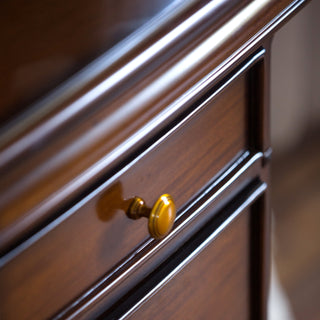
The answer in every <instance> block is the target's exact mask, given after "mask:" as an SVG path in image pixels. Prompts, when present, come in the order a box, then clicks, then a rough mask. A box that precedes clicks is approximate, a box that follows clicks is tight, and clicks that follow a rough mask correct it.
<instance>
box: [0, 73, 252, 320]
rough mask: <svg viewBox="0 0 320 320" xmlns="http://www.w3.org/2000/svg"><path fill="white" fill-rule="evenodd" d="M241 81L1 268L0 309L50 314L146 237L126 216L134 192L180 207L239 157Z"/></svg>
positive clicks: (143, 226)
mask: <svg viewBox="0 0 320 320" xmlns="http://www.w3.org/2000/svg"><path fill="white" fill-rule="evenodd" d="M246 84H247V82H246V77H245V75H242V76H241V77H240V78H238V79H236V80H235V81H234V82H232V83H231V85H230V86H229V87H227V89H226V90H225V91H223V92H222V93H221V94H220V95H218V96H217V97H215V100H214V101H211V100H209V101H208V102H205V103H204V104H203V109H200V111H199V112H196V113H195V114H194V115H193V116H192V117H190V119H189V120H188V121H186V122H184V123H183V124H182V125H180V126H179V127H178V128H177V129H176V130H175V131H173V133H172V134H171V135H169V136H168V137H167V138H166V139H163V140H161V141H160V142H159V143H157V144H156V146H155V147H153V148H151V149H150V150H148V151H147V153H146V155H145V156H143V157H141V159H139V160H138V161H137V162H135V163H133V165H131V166H130V168H128V169H127V171H125V172H124V173H123V174H121V175H120V176H119V177H116V178H115V179H111V181H107V182H106V183H105V184H104V185H103V186H102V187H101V188H99V189H98V190H97V191H94V192H93V193H92V195H90V196H89V198H88V199H87V200H85V201H84V202H83V203H80V204H77V205H76V206H75V207H74V208H73V209H71V210H70V212H67V213H65V214H64V216H62V217H65V218H63V220H64V221H61V222H59V220H57V222H54V224H53V226H52V227H50V225H49V228H48V230H44V231H43V232H44V233H45V234H44V236H43V237H41V238H40V239H39V240H38V241H36V242H35V243H34V244H32V245H30V247H28V248H27V249H26V250H24V251H22V252H21V253H19V254H18V255H17V256H16V257H14V258H13V259H12V260H10V261H8V263H6V264H5V265H4V266H3V268H2V270H1V273H0V282H1V283H2V288H1V291H2V292H3V293H2V294H1V301H2V304H3V306H2V312H3V314H4V315H5V316H6V317H8V318H10V315H12V316H13V315H15V316H17V310H23V312H22V314H19V317H20V318H22V317H25V318H28V317H29V318H30V317H32V318H34V319H35V318H37V317H38V318H42V317H47V316H50V315H52V314H53V313H55V312H57V311H58V310H59V308H61V307H62V306H63V305H64V304H65V303H66V301H71V300H72V299H75V298H76V296H77V294H79V292H82V291H84V290H85V289H86V288H88V286H90V284H92V283H93V282H95V281H97V279H99V278H100V277H101V276H103V275H104V274H105V273H107V272H108V270H110V269H111V268H112V267H113V266H114V265H115V264H117V263H118V262H119V261H120V260H121V259H122V258H124V257H125V256H126V255H128V254H129V253H130V252H131V251H132V249H133V248H136V247H138V246H139V244H141V243H142V242H143V240H145V239H146V238H148V228H147V220H146V219H139V220H135V221H134V220H130V219H128V217H127V216H126V214H125V211H126V210H127V208H128V205H129V204H130V203H131V202H130V199H133V197H134V196H140V197H143V198H144V200H145V201H146V202H147V204H148V203H150V204H152V203H153V202H155V201H156V199H157V197H159V195H161V194H163V193H170V194H171V195H172V196H173V197H174V201H175V203H176V207H177V211H178V212H179V210H180V209H181V208H182V207H183V205H185V204H186V202H188V201H190V199H192V198H193V197H194V195H196V194H197V193H198V192H199V190H200V189H203V188H204V187H205V186H206V185H207V184H208V183H209V182H210V181H211V180H212V178H213V177H215V176H216V175H217V174H218V173H219V172H221V170H223V169H224V168H226V167H227V165H229V164H230V163H231V162H232V161H233V160H234V159H236V158H237V156H239V155H241V153H243V152H244V150H245V148H246V145H247V142H246V130H247V128H246V123H247V120H246V118H247V97H246ZM56 224H58V225H56ZM51 228H53V229H52V230H51ZM66 244H67V246H66ZM16 250H19V248H18V249H16ZM48 254H49V255H48ZM51 257H54V258H51ZM4 259H5V258H4ZM0 261H1V260H0ZM44 261H46V263H45V264H44ZM88 262H89V265H88ZM13 275H15V276H14V277H13ZM22 279H24V280H23V282H22V281H21V280H22ZM40 279H41V280H40ZM53 279H54V282H52V281H53ZM30 288H32V291H30ZM59 292H63V294H59ZM26 296H27V297H28V298H23V297H26ZM17 307H18V308H17ZM26 309H27V310H28V311H25V310H26Z"/></svg>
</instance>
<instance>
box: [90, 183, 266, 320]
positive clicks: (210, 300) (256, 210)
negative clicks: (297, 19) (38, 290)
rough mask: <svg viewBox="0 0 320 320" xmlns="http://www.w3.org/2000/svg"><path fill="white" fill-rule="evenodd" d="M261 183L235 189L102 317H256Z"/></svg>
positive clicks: (259, 251) (259, 276) (260, 247)
mask: <svg viewBox="0 0 320 320" xmlns="http://www.w3.org/2000/svg"><path fill="white" fill-rule="evenodd" d="M265 188H266V185H265V184H263V183H261V182H257V181H256V182H253V183H251V184H250V185H249V186H247V187H246V188H245V189H244V190H242V191H241V192H240V193H238V194H237V196H236V197H235V198H234V199H233V200H232V201H231V202H230V203H229V204H227V205H226V206H225V207H224V208H223V209H222V210H220V211H219V212H216V213H215V214H214V215H213V218H212V219H210V220H209V221H208V222H207V223H206V224H205V225H204V227H203V228H201V229H200V230H199V231H198V232H197V233H195V234H194V235H193V236H192V237H191V238H190V239H189V240H188V241H186V242H185V243H184V244H183V247H182V248H178V249H177V250H176V251H175V252H174V253H173V254H172V255H171V256H170V257H169V258H168V259H167V260H165V261H164V262H163V263H162V264H161V265H160V266H159V267H158V268H157V269H155V270H154V271H153V272H152V273H150V274H149V275H148V276H145V278H144V280H143V281H142V282H140V283H139V284H138V285H137V286H136V287H134V288H133V289H132V290H129V291H128V292H127V293H126V294H125V295H124V296H122V297H121V298H120V299H119V300H118V302H117V303H116V304H115V305H113V306H112V307H111V308H109V309H108V310H106V311H105V313H103V314H102V317H101V318H103V319H159V320H160V319H235V318H236V319H259V318H260V316H259V313H257V308H256V307H257V306H258V305H259V304H260V301H261V292H260V293H257V292H256V291H255V290H256V285H257V284H258V283H261V279H262V277H263V271H262V270H263V269H262V268H261V264H260V263H259V261H260V260H259V259H261V252H262V249H263V245H264V241H263V240H262V239H263V238H262V237H261V232H262V230H263V228H264V227H265V225H264V223H265V217H266V216H265V211H264V210H261V209H262V208H263V207H262V206H263V201H264V200H263V197H264V196H263V192H264V191H265ZM261 195H262V197H261ZM213 208H214V206H212V205H209V207H207V208H206V209H205V210H204V211H205V212H206V213H207V214H209V215H210V214H211V216H212V211H214V209H213ZM254 292H255V293H254ZM253 306H255V307H253ZM258 309H259V307H258ZM94 317H98V318H99V316H98V315H97V314H95V315H94Z"/></svg>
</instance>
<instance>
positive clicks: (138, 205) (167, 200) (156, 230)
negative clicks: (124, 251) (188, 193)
mask: <svg viewBox="0 0 320 320" xmlns="http://www.w3.org/2000/svg"><path fill="white" fill-rule="evenodd" d="M127 215H128V217H129V218H131V219H139V218H141V217H146V218H148V219H149V223H148V229H149V233H150V235H151V237H153V238H155V239H161V238H163V237H164V236H165V235H167V234H168V233H169V232H170V230H171V228H172V226H173V223H174V220H175V218H176V206H175V204H174V202H173V199H172V197H171V196H170V195H169V194H163V195H162V196H161V197H160V198H159V199H158V200H157V201H156V203H155V204H154V206H153V207H152V208H148V207H147V206H146V204H145V202H144V201H143V200H142V199H141V198H139V197H135V198H134V199H133V201H132V203H131V205H130V207H129V209H128V212H127Z"/></svg>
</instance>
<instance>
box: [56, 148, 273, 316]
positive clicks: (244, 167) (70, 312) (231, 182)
mask: <svg viewBox="0 0 320 320" xmlns="http://www.w3.org/2000/svg"><path fill="white" fill-rule="evenodd" d="M262 160H263V154H262V153H261V152H259V153H257V154H250V153H249V152H248V151H247V152H245V153H244V154H243V155H242V156H241V157H240V158H239V159H238V161H236V162H235V163H234V164H233V165H232V166H231V167H230V168H229V169H228V170H227V171H225V172H224V173H223V174H222V175H221V176H220V177H219V178H218V179H217V180H216V181H214V182H213V184H212V185H210V186H209V187H208V188H207V189H206V190H205V191H204V192H203V193H201V194H200V195H199V197H196V198H195V199H192V200H191V201H190V203H188V204H187V205H186V206H185V208H184V209H183V210H182V212H180V213H179V216H178V217H177V219H176V223H175V227H174V229H173V230H172V232H171V233H170V234H169V235H168V236H167V237H166V238H164V239H163V240H161V241H155V240H148V241H146V243H144V244H142V245H141V247H139V248H138V249H137V252H138V253H137V254H133V255H130V256H129V259H127V260H124V261H123V262H122V264H121V265H119V266H117V267H116V268H115V269H114V270H113V271H111V272H108V274H107V275H106V277H105V278H104V279H101V280H100V281H99V282H98V283H96V284H95V285H94V286H93V287H92V288H90V289H89V290H88V291H87V292H85V293H84V294H83V295H82V296H81V297H79V298H78V299H77V300H75V301H74V302H73V303H72V304H71V305H70V306H68V307H67V308H66V309H64V310H62V311H61V312H60V313H58V314H57V315H56V316H55V317H54V319H64V318H68V319H77V318H78V317H80V318H81V317H83V316H84V317H85V318H87V317H88V318H91V317H95V315H91V314H90V310H91V308H93V306H95V305H96V304H99V303H101V304H102V305H103V306H104V307H105V301H106V299H110V295H116V291H117V287H118V286H121V287H127V282H126V281H127V280H129V277H131V278H135V275H132V274H134V273H135V272H137V270H138V269H139V268H142V269H143V271H141V273H142V274H146V273H148V272H149V271H148V272H147V271H146V270H148V266H147V267H146V265H148V264H150V260H153V259H154V258H155V257H159V256H161V257H162V256H163V252H162V251H161V250H162V249H164V248H167V247H168V246H170V245H172V244H173V243H175V246H176V243H181V242H182V243H184V241H186V238H187V237H188V236H190V230H189V227H190V225H192V224H196V223H197V224H199V218H200V219H201V218H202V219H203V218H205V219H206V220H208V219H210V218H212V215H206V217H204V215H203V214H202V213H203V212H205V211H206V210H208V208H211V209H212V208H214V209H215V210H213V212H215V211H217V210H218V209H221V208H220V207H219V206H218V204H219V201H220V200H221V197H224V196H225V195H226V193H229V194H231V195H232V197H233V196H235V194H233V193H238V192H239V191H240V190H241V189H242V187H245V186H246V185H247V184H248V183H249V181H253V180H254V177H257V175H258V173H259V171H260V169H261V166H262ZM242 179H243V181H242V182H240V185H238V186H235V182H236V181H238V182H239V180H240V181H241V180H242ZM247 180H248V181H247ZM262 184H263V185H264V188H263V191H264V190H265V189H266V187H267V184H266V183H265V182H262ZM229 200H230V199H229ZM226 204H227V203H223V205H226ZM223 225H225V224H223ZM165 250H168V249H165ZM168 251H170V250H168ZM165 256H167V254H165ZM151 264H152V262H151ZM156 264H157V263H156ZM129 281H130V280H129ZM111 300H112V299H111ZM103 301H104V302H103ZM108 307H110V304H109V303H108ZM87 313H88V314H87Z"/></svg>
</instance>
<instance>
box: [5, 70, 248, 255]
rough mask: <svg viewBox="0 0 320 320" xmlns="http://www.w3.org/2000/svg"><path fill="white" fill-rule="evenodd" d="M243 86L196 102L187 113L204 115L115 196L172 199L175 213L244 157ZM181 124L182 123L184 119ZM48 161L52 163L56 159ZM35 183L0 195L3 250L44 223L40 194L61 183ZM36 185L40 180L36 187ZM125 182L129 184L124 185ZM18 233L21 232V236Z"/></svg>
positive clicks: (54, 179)
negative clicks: (163, 197)
mask: <svg viewBox="0 0 320 320" xmlns="http://www.w3.org/2000/svg"><path fill="white" fill-rule="evenodd" d="M247 86H248V82H247V80H246V77H245V76H242V77H241V78H239V80H236V81H235V82H234V83H232V84H231V85H230V88H228V89H227V90H226V91H225V92H223V93H222V94H221V95H219V96H217V97H216V100H215V101H212V102H211V101H210V99H209V100H208V101H207V102H205V101H201V100H200V102H198V103H197V104H195V106H193V107H192V108H191V111H192V110H194V108H197V107H199V108H200V109H203V110H202V111H201V110H200V111H199V112H197V111H195V113H194V114H193V115H192V116H189V118H190V119H189V120H188V121H186V122H185V123H183V124H181V126H180V125H178V126H180V127H179V128H177V130H176V131H177V132H176V133H175V132H174V131H175V130H174V128H173V129H172V130H173V134H171V135H170V136H169V138H168V139H164V140H161V141H159V143H157V145H156V146H155V147H154V150H152V152H151V149H150V151H148V156H145V157H144V158H143V159H142V160H141V161H139V162H138V163H137V164H136V165H134V167H133V168H132V169H131V170H129V171H128V173H126V175H127V178H126V179H124V178H123V177H122V178H121V180H119V181H118V182H116V181H115V182H113V184H114V185H115V186H114V188H115V189H117V190H118V191H117V192H118V193H119V192H120V193H122V194H121V196H122V197H123V199H126V200H127V199H130V198H133V197H134V196H136V195H139V196H141V197H143V198H144V200H145V201H147V204H149V203H154V202H155V201H156V200H157V196H158V195H161V194H163V193H170V194H172V195H173V196H174V197H175V201H176V205H177V208H178V209H179V207H180V206H181V205H183V203H184V202H185V201H186V200H187V199H189V198H190V197H191V196H192V195H193V194H194V193H195V192H197V190H199V189H200V188H201V187H203V186H204V185H205V184H206V183H207V182H208V181H209V180H210V179H211V178H212V177H213V176H214V175H215V174H217V173H218V172H219V171H220V170H222V169H223V167H224V166H225V165H227V164H228V163H229V162H230V161H231V160H232V159H234V158H235V157H236V156H237V155H239V154H240V153H241V152H243V151H244V150H245V149H246V147H247V145H248V142H247V134H246V132H247V130H248V128H247V127H246V126H247V125H248V121H249V120H248V119H247V117H248V116H249V115H248V114H247V112H248V101H247V96H246V92H247V90H249V89H248V88H247ZM218 90H219V88H213V92H211V94H213V95H215V91H218ZM191 111H190V112H191ZM180 121H184V120H183V118H182V119H181V120H180ZM200 141H201V142H200ZM83 156H84V157H85V158H90V156H89V155H85V154H83ZM35 157H36V156H35ZM59 157H60V155H59ZM186 159H188V161H186ZM34 160H35V159H34ZM51 161H55V158H53V159H52V160H51ZM69 166H70V167H68V169H69V171H72V170H73V168H74V167H77V165H76V164H74V163H73V162H72V163H70V164H69ZM182 168H183V169H182ZM159 172H161V174H159ZM63 173H66V171H63V172H61V174H62V178H63V179H64V178H65V175H64V174H63ZM66 174H67V173H66ZM19 175H20V172H19V171H12V172H10V173H8V174H7V177H6V178H4V177H3V180H2V182H3V183H4V185H6V184H7V183H9V181H11V179H15V178H18V176H19ZM37 178H39V177H34V175H31V176H30V175H29V177H28V175H27V176H25V177H24V178H23V179H21V181H20V184H19V185H18V186H16V192H15V193H13V192H12V190H7V192H3V193H2V202H1V207H2V215H1V217H0V226H1V229H2V230H1V234H0V239H1V244H2V246H1V249H3V248H4V246H5V245H7V244H12V243H13V242H14V240H15V238H18V237H19V236H20V238H21V237H23V236H24V234H25V232H26V231H27V230H28V228H31V227H33V226H34V225H35V223H36V222H38V223H39V222H42V221H43V220H44V219H47V218H48V215H47V214H46V212H43V211H40V213H39V208H37V205H38V203H39V201H40V198H42V197H43V193H47V192H49V191H50V190H52V188H53V187H54V186H55V185H57V184H59V183H61V181H60V180H59V176H56V175H54V174H53V173H52V176H51V177H50V180H49V181H50V183H47V181H48V180H45V181H43V180H42V179H37ZM35 180H39V181H38V183H37V185H35ZM105 180H108V177H105ZM127 180H130V182H129V183H128V182H127ZM24 181H26V183H28V181H32V182H33V184H34V187H36V189H34V188H33V189H22V190H21V187H22V186H23V184H24ZM102 182H104V181H102ZM108 184H110V183H108ZM80 187H81V185H80V186H79V188H80ZM110 187H111V186H109V188H110ZM122 189H123V190H122ZM146 190H147V192H146ZM10 191H11V193H10ZM35 192H36V193H35ZM7 195H8V197H6V196H7ZM119 196H120V195H119ZM12 197H17V198H19V200H20V201H18V202H17V201H11V199H12ZM102 201H104V200H101V202H102ZM60 207H61V204H60ZM33 208H34V210H32V209H33ZM99 210H102V213H101V215H103V214H104V212H106V211H107V210H108V207H107V206H106V207H105V208H104V209H103V208H100V209H99ZM39 215H40V216H39ZM21 229H23V232H21V233H20V235H19V231H20V230H21ZM10 242H11V243H10Z"/></svg>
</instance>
